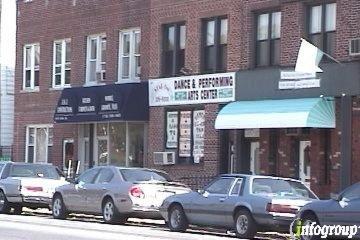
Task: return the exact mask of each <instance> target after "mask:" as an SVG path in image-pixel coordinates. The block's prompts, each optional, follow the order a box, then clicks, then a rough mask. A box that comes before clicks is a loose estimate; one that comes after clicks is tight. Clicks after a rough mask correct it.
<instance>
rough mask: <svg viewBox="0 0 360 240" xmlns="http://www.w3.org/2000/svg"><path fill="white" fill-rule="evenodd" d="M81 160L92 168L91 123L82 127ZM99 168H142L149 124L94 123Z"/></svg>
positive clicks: (80, 132) (95, 158)
mask: <svg viewBox="0 0 360 240" xmlns="http://www.w3.org/2000/svg"><path fill="white" fill-rule="evenodd" d="M79 127H80V129H79V142H80V143H84V144H79V158H80V159H82V161H83V162H84V165H85V166H89V165H90V164H89V163H88V162H89V158H88V154H89V153H88V152H89V146H88V144H86V143H89V136H90V134H89V131H90V127H89V124H83V125H79ZM93 144H94V146H93V150H94V151H93V154H94V164H95V165H99V166H101V165H115V166H127V167H142V166H143V162H144V156H145V151H146V150H145V147H146V136H145V123H138V122H111V123H96V124H94V141H93Z"/></svg>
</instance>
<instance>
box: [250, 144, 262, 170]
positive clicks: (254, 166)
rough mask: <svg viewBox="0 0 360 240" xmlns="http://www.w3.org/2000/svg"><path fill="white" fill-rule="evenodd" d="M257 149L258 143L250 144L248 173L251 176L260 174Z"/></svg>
mask: <svg viewBox="0 0 360 240" xmlns="http://www.w3.org/2000/svg"><path fill="white" fill-rule="evenodd" d="M259 148H260V143H259V142H251V143H250V171H251V172H252V173H253V174H259V173H260V162H259Z"/></svg>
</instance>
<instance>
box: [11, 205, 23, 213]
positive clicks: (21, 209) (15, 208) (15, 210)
mask: <svg viewBox="0 0 360 240" xmlns="http://www.w3.org/2000/svg"><path fill="white" fill-rule="evenodd" d="M13 209H14V211H13V214H15V215H21V213H22V211H23V207H22V206H21V205H20V204H17V205H15V206H14V207H13Z"/></svg>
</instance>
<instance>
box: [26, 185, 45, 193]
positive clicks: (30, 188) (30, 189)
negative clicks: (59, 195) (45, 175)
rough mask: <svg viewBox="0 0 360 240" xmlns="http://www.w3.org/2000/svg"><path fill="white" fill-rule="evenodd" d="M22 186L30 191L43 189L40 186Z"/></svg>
mask: <svg viewBox="0 0 360 240" xmlns="http://www.w3.org/2000/svg"><path fill="white" fill-rule="evenodd" d="M24 188H25V189H26V190H27V191H30V192H42V191H43V188H42V187H32V186H24Z"/></svg>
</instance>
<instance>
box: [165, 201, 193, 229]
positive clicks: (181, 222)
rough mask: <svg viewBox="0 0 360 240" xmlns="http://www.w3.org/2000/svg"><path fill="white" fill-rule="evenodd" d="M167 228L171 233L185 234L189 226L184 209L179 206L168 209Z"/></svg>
mask: <svg viewBox="0 0 360 240" xmlns="http://www.w3.org/2000/svg"><path fill="white" fill-rule="evenodd" d="M168 226H169V229H170V231H172V232H185V231H186V229H187V228H188V226H189V224H188V221H187V219H186V215H185V212H184V209H183V208H182V207H181V206H180V205H175V206H173V207H171V208H170V210H169V221H168Z"/></svg>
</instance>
